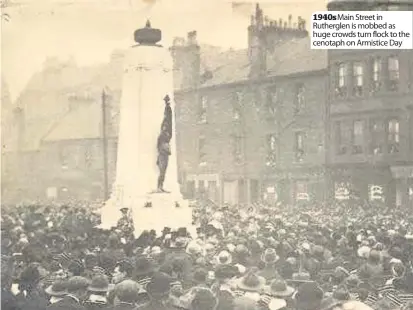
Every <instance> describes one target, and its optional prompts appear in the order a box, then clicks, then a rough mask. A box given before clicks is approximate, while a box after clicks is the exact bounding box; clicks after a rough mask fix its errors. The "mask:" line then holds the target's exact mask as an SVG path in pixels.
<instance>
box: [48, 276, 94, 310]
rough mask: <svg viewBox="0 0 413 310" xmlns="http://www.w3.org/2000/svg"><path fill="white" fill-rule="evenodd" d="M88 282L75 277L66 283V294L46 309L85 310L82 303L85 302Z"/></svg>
mask: <svg viewBox="0 0 413 310" xmlns="http://www.w3.org/2000/svg"><path fill="white" fill-rule="evenodd" d="M88 286H89V281H88V280H87V279H86V278H83V277H79V276H75V277H72V278H70V279H69V281H68V283H67V292H68V294H67V295H66V296H65V297H64V298H63V299H62V300H60V301H58V302H56V303H54V304H52V305H50V306H48V307H47V309H48V310H86V308H85V307H84V306H83V301H84V300H86V297H87V294H88V291H87V288H88Z"/></svg>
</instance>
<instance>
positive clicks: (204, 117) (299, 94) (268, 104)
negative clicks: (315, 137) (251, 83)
mask: <svg viewBox="0 0 413 310" xmlns="http://www.w3.org/2000/svg"><path fill="white" fill-rule="evenodd" d="M257 97H260V98H262V99H260V100H259V101H262V102H264V104H262V105H263V106H264V107H265V111H264V112H265V113H267V115H268V116H270V117H272V118H273V117H275V116H276V113H277V111H278V107H279V106H280V98H279V97H280V96H279V91H277V90H276V88H275V87H272V88H268V89H266V90H263V92H262V93H261V94H258V95H257ZM293 100H294V113H295V114H297V113H300V112H302V111H304V109H305V87H304V84H303V83H297V84H296V85H295V87H294V99H293ZM243 103H244V95H243V93H242V92H241V91H238V92H235V93H234V100H233V103H232V116H233V117H232V118H233V119H234V120H239V119H241V116H242V106H243ZM198 122H199V123H207V122H208V97H207V96H201V97H200V105H199V113H198Z"/></svg>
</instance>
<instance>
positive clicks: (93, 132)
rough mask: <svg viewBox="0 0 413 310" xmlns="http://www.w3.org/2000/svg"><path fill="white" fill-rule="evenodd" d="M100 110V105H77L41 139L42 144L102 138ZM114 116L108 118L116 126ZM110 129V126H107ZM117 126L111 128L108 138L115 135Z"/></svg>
mask: <svg viewBox="0 0 413 310" xmlns="http://www.w3.org/2000/svg"><path fill="white" fill-rule="evenodd" d="M101 115H102V110H101V105H100V104H96V103H93V102H92V103H89V104H84V105H79V106H78V107H77V108H75V109H73V110H71V111H69V112H68V113H67V114H66V115H65V116H64V117H63V118H62V119H61V120H60V121H59V122H58V123H57V124H56V125H55V126H54V127H53V129H52V130H50V132H49V133H48V134H47V135H46V136H44V137H43V139H42V140H43V141H44V142H56V141H60V140H77V139H96V138H100V137H101V136H102V128H101V126H102V122H101V120H102V118H101ZM118 116H119V115H118V114H116V115H114V116H113V117H111V116H109V117H108V122H109V121H110V120H111V121H112V123H113V124H117V121H118V119H117V117H118ZM108 127H109V128H110V127H111V126H110V125H108ZM116 131H117V126H113V127H112V130H111V131H110V132H109V133H108V135H109V136H116V135H117V132H116Z"/></svg>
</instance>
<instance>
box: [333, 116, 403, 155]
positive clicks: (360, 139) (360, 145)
mask: <svg viewBox="0 0 413 310" xmlns="http://www.w3.org/2000/svg"><path fill="white" fill-rule="evenodd" d="M367 125H368V128H366V127H367ZM366 129H367V131H366ZM366 134H367V135H368V137H367V136H366ZM365 141H368V143H365ZM335 143H336V147H335V148H336V154H337V155H344V154H362V153H369V154H373V155H377V154H383V153H388V154H393V153H398V152H399V148H400V123H399V120H398V119H397V118H391V119H387V120H381V119H372V120H369V121H368V123H367V122H366V121H365V120H356V121H353V122H352V124H351V125H350V126H349V124H348V123H345V122H342V121H338V122H336V123H335Z"/></svg>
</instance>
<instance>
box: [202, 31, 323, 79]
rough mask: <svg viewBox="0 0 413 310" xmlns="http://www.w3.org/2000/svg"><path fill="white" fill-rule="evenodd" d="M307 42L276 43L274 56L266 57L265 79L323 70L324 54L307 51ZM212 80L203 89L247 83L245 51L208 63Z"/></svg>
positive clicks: (248, 70) (225, 55)
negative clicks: (266, 75)
mask: <svg viewBox="0 0 413 310" xmlns="http://www.w3.org/2000/svg"><path fill="white" fill-rule="evenodd" d="M310 44H311V42H310V39H309V38H301V39H292V40H289V41H285V42H283V43H280V44H279V45H278V46H277V47H276V48H275V51H274V53H272V54H270V55H268V56H267V71H268V76H285V75H290V74H297V73H303V72H311V71H317V70H323V69H326V68H327V66H328V63H327V51H326V50H315V49H311V46H310ZM210 63H211V64H212V65H210V66H209V71H210V72H211V73H212V78H210V79H209V80H207V81H206V82H205V83H203V84H202V86H203V87H209V86H216V85H220V84H228V83H236V82H241V81H245V80H247V79H248V75H249V72H250V66H249V59H248V51H247V50H246V49H244V50H235V51H231V50H230V51H226V52H222V53H220V54H218V55H217V57H216V58H214V60H210Z"/></svg>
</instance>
